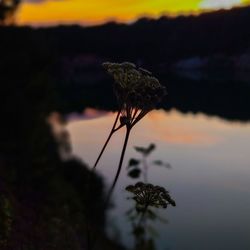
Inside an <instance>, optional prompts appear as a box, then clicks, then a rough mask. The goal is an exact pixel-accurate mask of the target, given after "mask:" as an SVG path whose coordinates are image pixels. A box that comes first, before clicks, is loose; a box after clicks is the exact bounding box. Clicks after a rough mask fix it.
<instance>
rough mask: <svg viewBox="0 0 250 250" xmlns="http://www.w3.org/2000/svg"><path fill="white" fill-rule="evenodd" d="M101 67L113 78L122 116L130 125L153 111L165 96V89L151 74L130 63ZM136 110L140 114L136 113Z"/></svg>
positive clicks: (110, 64)
mask: <svg viewBox="0 0 250 250" xmlns="http://www.w3.org/2000/svg"><path fill="white" fill-rule="evenodd" d="M103 67H104V68H105V69H106V70H107V72H108V73H109V74H110V75H112V76H113V78H114V81H115V84H114V90H115V93H116V96H117V99H118V102H119V104H120V106H121V109H122V111H123V114H122V115H123V117H126V118H127V119H128V120H129V121H130V123H131V124H132V123H133V121H136V122H138V120H140V119H141V118H142V117H143V116H144V115H145V114H147V113H148V112H149V111H151V110H152V109H154V108H155V106H156V105H157V104H158V103H159V102H160V101H161V100H162V98H163V97H164V96H165V95H166V89H165V87H163V86H162V85H161V84H160V82H159V81H158V79H157V78H155V77H153V76H152V73H151V72H149V71H147V70H145V69H143V68H139V69H137V68H136V66H135V65H134V64H132V63H128V62H124V63H120V64H119V63H109V62H107V63H104V64H103ZM138 110H140V111H141V112H139V113H138ZM133 114H134V115H133ZM136 115H137V116H136ZM137 118H138V119H137ZM124 119H125V118H123V121H124Z"/></svg>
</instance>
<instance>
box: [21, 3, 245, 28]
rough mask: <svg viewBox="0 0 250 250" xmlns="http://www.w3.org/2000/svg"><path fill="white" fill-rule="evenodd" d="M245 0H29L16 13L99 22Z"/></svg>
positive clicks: (25, 17)
mask: <svg viewBox="0 0 250 250" xmlns="http://www.w3.org/2000/svg"><path fill="white" fill-rule="evenodd" d="M247 1H248V0H87V1H85V0H29V1H24V2H23V3H22V5H21V6H20V9H19V11H18V14H17V23H18V24H20V25H25V24H31V25H53V24H60V23H61V24H63V23H65V24H71V23H78V24H88V25H89V24H99V23H103V22H106V21H109V20H115V21H120V22H131V21H133V20H135V19H137V18H138V17H140V16H145V15H147V16H152V17H158V16H160V15H162V14H163V13H168V14H172V15H176V14H178V13H191V12H196V13H197V12H200V11H201V10H202V9H218V8H230V7H232V6H238V5H243V4H246V3H247ZM248 2H249V1H248Z"/></svg>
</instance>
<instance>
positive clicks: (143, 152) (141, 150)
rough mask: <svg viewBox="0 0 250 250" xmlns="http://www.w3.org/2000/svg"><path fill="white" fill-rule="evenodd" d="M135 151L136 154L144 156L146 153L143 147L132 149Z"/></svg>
mask: <svg viewBox="0 0 250 250" xmlns="http://www.w3.org/2000/svg"><path fill="white" fill-rule="evenodd" d="M134 148H135V150H136V151H137V152H138V153H142V154H145V152H146V150H147V149H146V148H143V147H134Z"/></svg>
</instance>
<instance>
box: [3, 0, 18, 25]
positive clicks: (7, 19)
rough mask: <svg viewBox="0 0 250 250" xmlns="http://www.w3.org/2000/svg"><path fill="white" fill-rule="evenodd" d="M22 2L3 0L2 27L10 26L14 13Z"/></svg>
mask: <svg viewBox="0 0 250 250" xmlns="http://www.w3.org/2000/svg"><path fill="white" fill-rule="evenodd" d="M19 3H20V0H1V1H0V25H1V24H8V23H11V22H12V21H13V19H12V18H13V16H14V13H15V11H16V9H17V7H18V5H19Z"/></svg>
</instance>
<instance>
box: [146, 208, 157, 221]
mask: <svg viewBox="0 0 250 250" xmlns="http://www.w3.org/2000/svg"><path fill="white" fill-rule="evenodd" d="M147 216H148V219H150V220H155V219H156V218H157V215H156V214H155V213H154V212H153V211H152V210H150V209H148V211H147Z"/></svg>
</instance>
